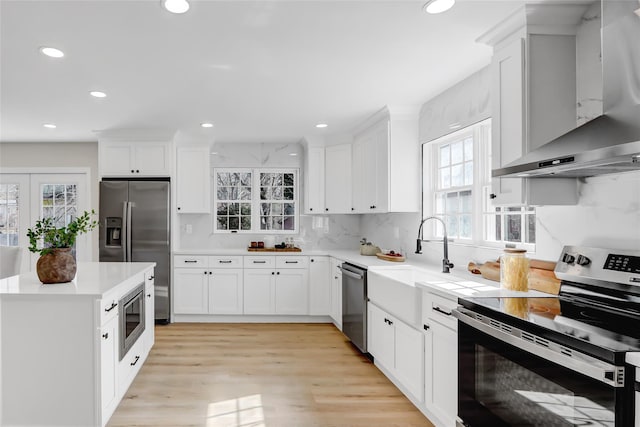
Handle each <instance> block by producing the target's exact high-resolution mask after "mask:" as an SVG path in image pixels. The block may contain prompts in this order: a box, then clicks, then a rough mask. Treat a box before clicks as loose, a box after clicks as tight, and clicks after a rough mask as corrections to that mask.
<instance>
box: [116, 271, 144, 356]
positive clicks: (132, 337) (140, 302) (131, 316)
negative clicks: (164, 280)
mask: <svg viewBox="0 0 640 427" xmlns="http://www.w3.org/2000/svg"><path fill="white" fill-rule="evenodd" d="M144 309H145V304H144V282H142V283H140V284H139V285H138V286H136V287H135V288H134V289H133V290H132V291H131V292H129V293H128V294H126V295H125V296H124V297H122V298H121V299H120V301H119V302H118V314H119V316H120V360H122V359H123V358H124V356H125V355H126V354H127V352H128V351H129V349H130V348H131V347H133V345H134V344H135V343H136V341H137V340H138V338H139V337H140V335H142V333H143V332H144V328H145V322H144V318H145V314H144Z"/></svg>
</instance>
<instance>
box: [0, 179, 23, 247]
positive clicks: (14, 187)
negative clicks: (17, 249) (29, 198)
mask: <svg viewBox="0 0 640 427" xmlns="http://www.w3.org/2000/svg"><path fill="white" fill-rule="evenodd" d="M19 200H20V191H19V185H18V184H13V183H12V184H2V183H0V246H18V234H19V231H20V224H19V215H18V207H19Z"/></svg>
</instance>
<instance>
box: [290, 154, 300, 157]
mask: <svg viewBox="0 0 640 427" xmlns="http://www.w3.org/2000/svg"><path fill="white" fill-rule="evenodd" d="M289 155H290V156H292V157H295V156H297V155H298V153H289Z"/></svg>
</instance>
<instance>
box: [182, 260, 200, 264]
mask: <svg viewBox="0 0 640 427" xmlns="http://www.w3.org/2000/svg"><path fill="white" fill-rule="evenodd" d="M197 262H198V260H197V259H185V260H184V263H185V264H195V263H197Z"/></svg>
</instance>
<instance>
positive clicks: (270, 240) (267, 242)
mask: <svg viewBox="0 0 640 427" xmlns="http://www.w3.org/2000/svg"><path fill="white" fill-rule="evenodd" d="M275 245H276V238H275V237H273V236H265V238H264V246H263V247H265V248H273V247H275Z"/></svg>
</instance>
